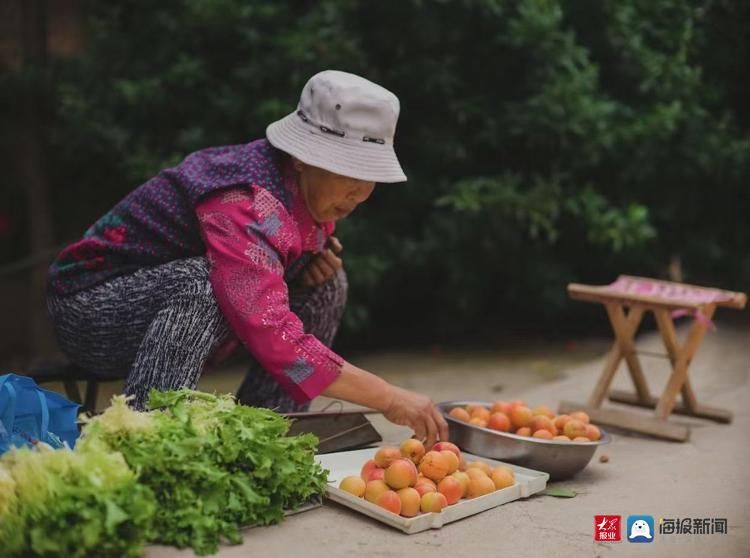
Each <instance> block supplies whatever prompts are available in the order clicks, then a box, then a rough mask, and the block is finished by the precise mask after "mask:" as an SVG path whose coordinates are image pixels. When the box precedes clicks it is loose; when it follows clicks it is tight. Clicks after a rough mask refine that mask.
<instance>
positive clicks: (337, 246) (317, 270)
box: [302, 236, 344, 287]
mask: <svg viewBox="0 0 750 558" xmlns="http://www.w3.org/2000/svg"><path fill="white" fill-rule="evenodd" d="M343 249H344V247H343V246H341V242H339V239H338V238H336V237H335V236H332V237H330V238H329V239H328V243H327V244H326V248H325V249H324V250H323V251H322V252H320V253H319V254H316V255H315V257H314V258H313V259H312V260H310V263H308V264H307V267H305V270H304V271H303V272H302V284H303V285H304V286H305V287H317V286H318V285H322V284H323V283H325V282H326V281H328V280H329V279H330V278H331V277H333V276H334V275H336V272H337V271H338V270H339V269H341V268H342V267H343V266H344V263H343V261H342V260H341V258H339V257H338V256H337V254H340V253H341V251H342V250H343Z"/></svg>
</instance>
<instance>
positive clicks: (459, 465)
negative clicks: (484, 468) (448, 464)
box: [458, 455, 466, 471]
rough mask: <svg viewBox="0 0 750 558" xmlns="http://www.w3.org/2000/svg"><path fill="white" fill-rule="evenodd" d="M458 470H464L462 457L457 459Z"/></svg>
mask: <svg viewBox="0 0 750 558" xmlns="http://www.w3.org/2000/svg"><path fill="white" fill-rule="evenodd" d="M458 470H459V471H465V470H466V459H464V456H463V455H462V456H461V457H460V458H459V459H458Z"/></svg>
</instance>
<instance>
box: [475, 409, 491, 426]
mask: <svg viewBox="0 0 750 558" xmlns="http://www.w3.org/2000/svg"><path fill="white" fill-rule="evenodd" d="M490 414H491V413H490V411H489V409H485V408H484V407H480V408H478V409H474V412H473V413H471V418H473V419H475V418H478V419H482V420H483V421H484V422H487V421H489V420H490Z"/></svg>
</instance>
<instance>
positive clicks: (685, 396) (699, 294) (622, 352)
mask: <svg viewBox="0 0 750 558" xmlns="http://www.w3.org/2000/svg"><path fill="white" fill-rule="evenodd" d="M568 295H569V296H570V297H571V298H573V299H576V300H582V301H586V302H596V303H600V304H603V305H604V306H605V308H606V310H607V314H608V316H609V321H610V323H611V324H612V329H613V331H614V335H615V342H614V344H613V346H612V350H611V352H610V354H609V358H608V359H607V362H606V365H605V366H604V370H603V371H602V375H601V376H600V377H599V381H598V382H597V384H596V387H595V388H594V391H593V393H592V394H591V396H590V397H589V400H588V403H587V404H586V405H580V404H577V403H571V402H567V401H563V402H562V403H561V404H560V412H561V413H569V412H572V411H575V410H583V411H586V412H587V413H588V414H589V416H590V417H591V420H592V421H593V422H595V423H597V424H601V425H603V426H614V427H617V428H621V429H625V430H630V431H633V432H639V433H642V434H647V435H650V436H654V437H657V438H664V439H667V440H675V441H680V442H684V441H685V440H687V439H688V437H689V435H690V430H689V429H688V427H687V426H684V425H679V424H674V423H672V422H669V421H668V420H667V419H668V417H669V415H670V414H671V413H672V412H674V413H677V414H681V415H689V416H693V417H700V418H705V419H710V420H714V421H717V422H723V423H728V422H731V420H732V413H731V412H729V411H726V410H724V409H717V408H713V407H708V406H706V405H701V404H699V403H698V401H697V399H696V396H695V392H694V391H693V388H692V386H691V384H690V379H689V377H688V367H689V366H690V363H691V361H692V360H693V358H694V356H695V354H696V352H697V351H698V347H699V346H700V344H701V341H702V340H703V336H704V334H705V332H706V329H707V328H709V327H711V326H712V325H713V324H712V322H711V318H712V317H713V314H714V312H715V311H716V308H717V307H727V308H735V309H742V308H744V307H745V304H746V302H747V297H746V295H745V294H744V293H736V292H731V291H723V290H719V289H710V288H706V287H698V286H694V285H687V284H684V283H673V282H670V281H659V280H655V279H648V278H644V277H633V276H628V275H622V276H620V277H618V279H617V281H615V282H614V283H612V284H611V285H606V286H593V285H581V284H577V283H571V284H570V285H568ZM645 312H653V313H654V317H655V318H656V323H657V325H658V328H659V332H660V333H661V337H662V341H663V342H664V346H665V347H666V350H667V354H666V355H664V356H666V357H667V358H669V360H670V361H671V363H672V373H671V375H670V377H669V380H668V381H667V385H666V387H665V389H664V392H663V393H662V394H661V396H660V397H659V398H656V397H652V396H651V394H650V392H649V389H648V384H647V383H646V377H645V375H644V373H643V368H642V367H641V363H640V361H639V360H638V355H637V351H636V348H635V343H634V337H635V334H636V332H637V330H638V326H639V325H640V323H641V320H642V318H643V315H644V313H645ZM685 314H689V315H692V316H693V317H694V319H693V323H692V325H691V326H690V330H689V331H688V334H687V337H686V339H685V342H684V343H680V341H679V340H678V338H677V333H676V332H675V327H674V323H673V321H672V320H673V318H674V317H676V316H679V315H685ZM660 356H661V355H660ZM623 359H624V360H625V362H626V363H627V367H628V370H629V371H630V376H631V378H632V379H633V384H635V393H629V392H625V391H621V390H612V391H610V385H611V383H612V380H613V378H614V376H615V373H616V372H617V370H618V367H619V365H620V362H622V360H623ZM678 393H680V394H681V395H682V404H681V405H679V404H677V402H676V399H677V395H678ZM607 396H609V400H610V401H615V402H618V403H625V404H628V405H635V406H639V407H646V408H650V409H656V413H655V416H654V417H647V416H643V415H639V414H635V413H631V412H628V411H622V410H616V409H603V408H602V404H603V402H604V400H605V399H606V398H607Z"/></svg>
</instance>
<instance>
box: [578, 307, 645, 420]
mask: <svg viewBox="0 0 750 558" xmlns="http://www.w3.org/2000/svg"><path fill="white" fill-rule="evenodd" d="M605 306H606V309H607V314H608V315H609V317H610V322H611V323H612V329H613V330H614V332H615V342H614V343H613V344H612V350H611V351H610V353H609V357H608V358H607V363H606V364H605V365H604V370H603V371H602V374H601V376H599V380H598V381H597V383H596V386H595V387H594V391H593V392H592V393H591V396H590V397H589V400H588V406H589V407H593V408H598V407H601V406H602V403H603V402H604V399H605V398H606V397H607V393H608V392H609V386H610V385H611V384H612V380H613V379H614V377H615V373H616V372H617V368H618V367H619V366H620V362H621V361H622V359H623V358H624V357H625V356H626V354H625V352H624V351H623V343H622V342H621V341H620V338H621V337H622V338H632V336H633V334H634V333H635V331H636V330H637V329H638V326H639V325H640V323H641V319H642V318H643V309H641V308H639V307H636V308H633V309H631V310H630V312H629V313H628V316H627V318H625V312H624V310H623V308H622V305H621V304H612V303H608V304H605ZM613 316H614V319H613ZM620 318H621V319H620Z"/></svg>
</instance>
